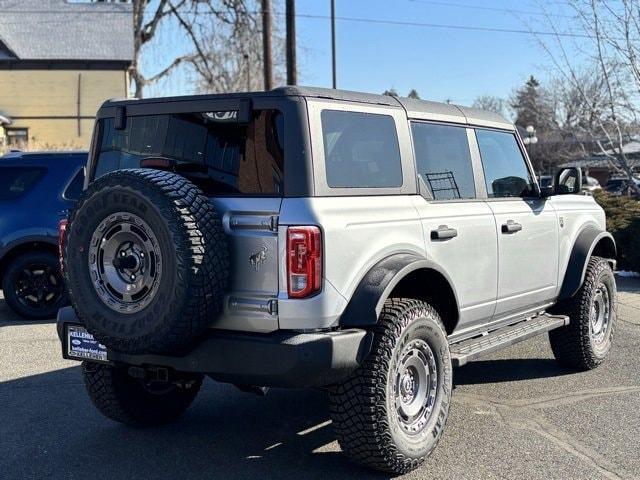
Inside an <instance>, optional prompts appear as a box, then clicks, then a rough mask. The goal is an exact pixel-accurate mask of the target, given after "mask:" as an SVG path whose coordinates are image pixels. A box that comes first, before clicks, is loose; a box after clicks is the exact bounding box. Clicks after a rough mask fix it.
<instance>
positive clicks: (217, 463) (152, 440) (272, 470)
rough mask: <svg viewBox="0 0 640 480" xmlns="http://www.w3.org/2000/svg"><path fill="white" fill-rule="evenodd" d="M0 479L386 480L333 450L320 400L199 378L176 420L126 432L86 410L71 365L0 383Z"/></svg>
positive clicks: (309, 394)
mask: <svg viewBox="0 0 640 480" xmlns="http://www.w3.org/2000/svg"><path fill="white" fill-rule="evenodd" d="M0 418H2V422H1V423H0V448H1V449H2V451H3V455H2V457H1V458H0V471H2V472H3V474H2V478H3V479H9V478H50V477H53V478H110V479H117V478H126V479H127V480H131V479H135V478H154V479H172V480H173V479H178V478H190V479H217V478H252V479H254V478H296V479H298V478H301V476H302V477H303V478H323V479H326V478H332V479H340V478H345V479H347V478H350V479H354V478H356V479H357V478H386V477H385V476H384V475H377V474H376V473H375V472H371V471H369V470H365V469H362V468H359V467H357V466H355V465H353V464H351V463H350V462H348V461H347V459H346V458H344V457H343V456H342V455H341V454H340V453H339V452H337V451H335V450H336V449H337V447H336V446H335V444H333V445H332V446H331V450H333V451H327V446H329V445H331V444H332V442H334V441H335V437H334V435H333V432H332V428H331V424H330V422H329V413H328V408H327V401H326V394H325V393H324V392H321V391H310V390H304V391H303V390H299V391H284V390H272V391H270V392H269V394H268V395H267V396H265V397H257V396H253V395H251V394H246V393H242V392H240V391H239V390H237V389H236V388H235V387H232V386H230V385H223V384H218V383H215V382H213V381H206V382H205V385H204V387H203V391H202V392H201V393H200V395H199V396H198V398H197V399H196V402H195V403H194V405H193V406H192V407H191V408H190V409H189V410H188V412H187V413H186V414H185V416H184V418H182V419H181V420H179V421H177V422H175V423H172V424H170V425H167V426H163V427H158V428H150V429H133V428H129V427H125V426H123V425H120V424H117V423H114V422H112V421H110V420H107V419H106V418H104V417H102V416H101V415H100V414H99V413H98V412H97V411H96V410H95V408H94V407H93V406H92V405H91V403H90V401H89V399H88V396H87V394H86V392H85V389H84V386H83V385H82V378H81V373H80V369H79V367H77V366H76V367H72V368H68V369H63V370H56V371H53V372H50V373H46V374H42V375H34V376H30V377H24V378H21V379H18V380H13V381H9V382H4V383H0Z"/></svg>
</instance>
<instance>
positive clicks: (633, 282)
mask: <svg viewBox="0 0 640 480" xmlns="http://www.w3.org/2000/svg"><path fill="white" fill-rule="evenodd" d="M616 287H617V289H618V292H623V293H640V278H639V277H621V276H619V275H616Z"/></svg>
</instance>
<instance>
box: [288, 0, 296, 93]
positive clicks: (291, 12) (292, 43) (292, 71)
mask: <svg viewBox="0 0 640 480" xmlns="http://www.w3.org/2000/svg"><path fill="white" fill-rule="evenodd" d="M286 9H287V11H286V16H287V85H296V84H297V83H298V75H297V73H296V2H295V0H287V6H286Z"/></svg>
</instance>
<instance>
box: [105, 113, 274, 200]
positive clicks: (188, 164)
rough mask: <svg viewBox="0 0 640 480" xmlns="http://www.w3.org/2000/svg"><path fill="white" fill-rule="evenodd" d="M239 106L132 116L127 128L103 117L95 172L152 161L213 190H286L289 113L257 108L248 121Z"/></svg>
mask: <svg viewBox="0 0 640 480" xmlns="http://www.w3.org/2000/svg"><path fill="white" fill-rule="evenodd" d="M236 113H237V112H201V113H187V114H171V115H149V116H135V117H129V118H127V122H126V128H125V129H124V130H115V129H114V120H113V119H112V118H106V119H103V120H101V121H100V122H101V124H100V132H101V140H100V149H99V152H98V154H97V161H96V167H95V174H94V178H98V177H100V176H102V175H104V174H105V173H108V172H111V171H113V170H118V169H123V168H140V167H152V168H161V169H164V170H170V171H174V172H176V173H179V174H181V175H183V176H185V177H187V178H188V179H189V180H191V181H192V182H193V183H195V184H196V185H198V186H199V187H200V188H201V189H202V190H203V191H204V192H205V194H207V195H209V196H214V195H225V194H231V195H234V194H243V195H244V194H247V195H267V196H269V195H282V193H283V186H284V146H283V145H284V119H283V116H282V114H281V113H280V112H277V111H275V110H262V111H257V112H254V117H253V120H252V121H251V122H250V123H249V125H238V124H237V123H236V120H235V118H236V116H235V115H236Z"/></svg>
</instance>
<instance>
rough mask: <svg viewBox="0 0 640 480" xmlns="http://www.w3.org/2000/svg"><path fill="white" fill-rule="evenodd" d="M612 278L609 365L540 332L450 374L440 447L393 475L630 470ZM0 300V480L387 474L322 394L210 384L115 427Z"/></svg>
mask: <svg viewBox="0 0 640 480" xmlns="http://www.w3.org/2000/svg"><path fill="white" fill-rule="evenodd" d="M618 280H619V282H618V288H619V292H620V293H619V301H620V304H619V307H618V318H619V322H618V327H617V331H616V334H615V340H614V348H613V351H612V354H611V356H610V358H609V359H608V361H607V362H606V364H604V365H603V366H601V367H600V368H598V369H596V370H594V371H591V372H586V373H575V372H572V371H569V370H566V369H563V368H561V367H559V366H557V365H556V363H555V362H554V360H553V358H552V354H551V350H550V348H549V346H548V342H547V339H546V336H542V337H537V338H533V339H531V340H528V341H526V342H523V343H520V344H518V345H515V346H513V347H510V348H508V349H506V350H504V351H502V352H499V353H497V354H494V355H492V356H488V357H486V358H485V359H482V360H480V361H477V362H474V363H471V364H469V365H467V366H465V367H462V368H460V369H457V370H455V371H454V384H455V390H454V395H453V404H452V407H451V414H450V417H449V421H448V423H447V427H446V429H445V433H444V436H443V438H442V441H441V443H440V445H439V447H438V448H437V449H436V450H435V452H434V454H433V455H432V456H431V457H430V458H429V459H428V461H427V463H426V464H425V466H423V467H422V468H420V469H418V470H416V471H414V472H412V473H411V474H409V475H407V476H406V477H403V478H416V479H417V478H423V479H432V478H437V479H480V478H481V479H493V478H496V479H497V478H500V479H505V478H508V479H511V478H524V479H538V478H539V479H545V480H548V479H555V478H558V479H569V478H580V479H591V478H593V479H599V478H605V479H619V478H640V448H639V446H638V437H639V436H640V414H639V413H638V412H640V355H639V353H640V348H639V345H640V280H637V279H618ZM1 298H2V297H1V296H0V452H2V454H1V455H0V478H1V479H4V480H8V479H22V478H38V479H42V478H65V479H66V478H68V479H89V478H91V479H94V478H105V479H127V480H132V479H138V478H150V479H180V478H188V479H218V478H220V479H223V478H224V479H227V478H234V479H235V478H252V479H254V478H292V479H301V478H321V479H324V480H327V479H341V478H345V479H347V478H349V479H358V478H386V476H385V475H381V474H377V473H373V472H370V471H367V470H363V469H360V468H358V467H356V466H353V465H352V464H350V463H349V462H348V461H347V460H346V459H345V458H344V457H343V456H342V455H340V454H339V447H338V444H337V442H336V441H335V438H334V436H333V433H332V430H331V424H330V421H329V416H328V410H327V406H326V398H325V394H324V393H323V392H321V391H285V390H274V391H271V392H270V393H269V394H268V395H267V396H266V397H263V398H262V397H256V396H253V395H250V394H246V393H242V392H240V391H238V390H236V389H235V388H234V387H232V386H229V385H222V384H217V383H214V382H213V381H207V382H205V385H204V387H203V391H202V392H201V393H200V395H199V397H198V398H197V400H196V402H195V403H194V405H193V406H192V407H191V409H190V410H189V411H188V412H187V414H186V415H185V417H184V418H183V419H182V420H181V421H179V422H177V423H174V424H171V425H168V426H165V427H161V428H154V429H146V430H134V429H131V428H127V427H124V426H122V425H119V424H116V423H113V422H111V421H109V420H107V419H105V418H103V417H102V416H100V414H99V413H98V412H97V411H96V410H95V409H94V408H93V407H92V405H91V404H90V401H89V399H88V397H87V395H86V393H85V390H84V386H83V384H82V377H81V374H80V370H79V367H78V364H77V363H75V362H71V361H66V360H63V359H62V358H61V356H60V351H59V349H60V347H59V343H58V340H57V337H56V334H55V324H54V323H53V321H46V322H35V323H34V322H20V321H17V319H16V318H15V316H13V315H12V314H11V313H10V311H9V310H8V308H7V306H6V304H5V303H4V301H3V300H1Z"/></svg>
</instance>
